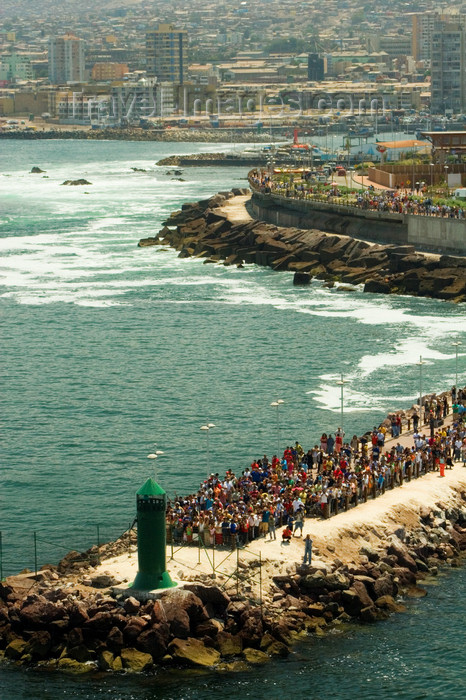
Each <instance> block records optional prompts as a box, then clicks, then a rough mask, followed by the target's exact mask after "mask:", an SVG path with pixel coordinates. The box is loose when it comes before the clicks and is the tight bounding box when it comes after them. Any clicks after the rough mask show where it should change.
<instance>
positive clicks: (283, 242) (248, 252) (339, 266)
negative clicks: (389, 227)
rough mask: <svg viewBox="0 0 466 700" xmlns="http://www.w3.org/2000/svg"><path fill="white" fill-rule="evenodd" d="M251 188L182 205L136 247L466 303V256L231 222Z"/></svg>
mask: <svg viewBox="0 0 466 700" xmlns="http://www.w3.org/2000/svg"><path fill="white" fill-rule="evenodd" d="M247 191H248V190H243V189H235V190H232V191H231V192H220V193H218V194H216V195H214V196H213V197H210V198H209V199H205V200H202V201H199V202H193V203H186V204H184V205H183V206H182V208H181V211H177V212H174V213H173V214H172V215H171V216H170V217H169V218H168V219H167V220H166V221H165V222H164V227H163V229H162V230H161V231H159V233H158V234H157V235H156V236H154V237H150V238H145V239H142V240H141V241H139V246H141V247H143V246H150V245H160V244H168V245H171V246H172V247H174V248H176V250H178V251H179V257H192V256H194V257H202V258H206V260H205V262H223V264H224V265H241V264H243V263H256V264H258V265H265V266H268V267H271V268H273V269H274V270H277V271H282V270H288V271H292V272H294V273H295V277H294V282H295V284H309V283H310V282H311V279H312V277H316V278H317V279H323V280H325V281H326V282H327V283H328V284H329V285H332V284H333V283H334V282H343V283H346V284H350V285H359V284H364V291H365V292H375V293H383V294H410V295H413V296H425V297H434V298H438V299H444V300H449V301H454V302H463V301H466V258H464V257H455V256H450V255H442V256H438V255H437V256H435V255H428V254H421V253H417V252H416V251H415V249H414V246H410V245H378V244H373V243H369V242H366V241H363V240H359V239H356V238H352V237H350V236H342V235H338V234H332V233H325V232H323V231H319V230H303V229H298V228H284V227H279V226H274V225H273V224H268V223H265V222H262V221H257V220H249V221H244V222H239V223H238V222H236V221H231V220H230V219H229V217H228V213H226V212H225V211H223V210H222V205H224V204H225V202H226V201H227V200H229V199H231V198H232V197H235V196H238V195H244V194H245V193H246V192H247Z"/></svg>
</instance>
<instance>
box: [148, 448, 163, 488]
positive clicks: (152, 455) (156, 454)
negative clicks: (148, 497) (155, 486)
mask: <svg viewBox="0 0 466 700" xmlns="http://www.w3.org/2000/svg"><path fill="white" fill-rule="evenodd" d="M163 454H165V453H164V452H163V450H156V451H155V452H151V453H150V455H147V459H153V460H154V479H155V481H157V469H156V466H157V461H156V460H157V459H158V458H159V457H161V456H162V455H163Z"/></svg>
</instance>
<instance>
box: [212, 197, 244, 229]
mask: <svg viewBox="0 0 466 700" xmlns="http://www.w3.org/2000/svg"><path fill="white" fill-rule="evenodd" d="M250 199H251V195H250V194H244V195H239V196H237V197H232V198H231V199H227V200H226V202H225V204H222V206H221V207H218V208H217V210H216V211H218V212H219V214H223V215H224V216H226V217H227V218H228V220H229V221H231V223H232V224H246V223H247V222H248V221H252V217H251V216H250V215H249V214H248V212H247V210H246V206H245V205H246V202H248V201H249V200H250Z"/></svg>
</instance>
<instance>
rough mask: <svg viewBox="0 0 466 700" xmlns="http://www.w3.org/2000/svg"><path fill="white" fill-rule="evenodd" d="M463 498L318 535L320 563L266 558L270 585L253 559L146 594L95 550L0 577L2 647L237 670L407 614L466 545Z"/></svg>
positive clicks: (17, 659) (20, 652)
mask: <svg viewBox="0 0 466 700" xmlns="http://www.w3.org/2000/svg"><path fill="white" fill-rule="evenodd" d="M465 498H466V494H465V493H462V492H461V489H459V490H458V491H457V492H456V493H455V499H454V500H452V499H451V498H449V499H448V505H445V504H443V503H440V502H439V503H438V505H436V506H434V507H430V506H421V507H417V510H414V511H411V512H410V515H409V519H410V523H411V524H410V527H409V528H408V527H406V523H405V522H404V518H405V516H404V515H403V512H402V511H400V512H399V513H397V514H396V519H397V520H399V522H398V523H397V524H394V525H393V527H387V526H386V525H381V524H376V525H375V526H374V523H372V524H370V525H367V526H364V527H362V528H361V527H356V526H353V528H354V532H353V533H352V534H351V536H350V535H349V534H348V533H347V531H344V532H343V533H340V534H338V532H336V533H335V532H334V533H333V534H334V535H336V536H337V537H336V539H337V540H338V541H339V544H338V545H335V544H331V538H325V537H320V538H317V537H316V538H315V541H314V542H315V548H314V549H315V551H314V561H313V564H312V565H307V566H302V565H300V564H290V563H289V562H288V563H287V564H285V568H284V567H283V561H284V560H283V559H282V560H281V561H278V560H273V559H268V560H265V562H264V564H263V571H262V582H263V583H262V588H261V589H259V588H258V584H257V578H258V577H257V565H258V563H257V562H255V563H254V565H252V564H251V566H250V567H248V566H243V567H242V569H241V571H239V570H238V571H237V572H236V576H240V577H241V585H240V586H238V585H237V583H236V582H235V577H232V578H231V579H230V580H229V581H228V582H227V583H226V584H225V585H224V586H223V587H220V586H219V585H217V584H216V583H215V582H214V581H213V580H212V578H211V576H210V575H207V574H200V575H199V574H197V575H196V576H197V580H191V581H185V582H183V588H181V587H180V588H177V589H171V590H170V591H167V592H165V593H162V594H161V595H160V597H159V598H157V599H153V600H148V601H144V602H141V601H139V600H137V598H136V597H126V598H123V597H122V596H121V595H120V594H118V593H116V591H115V592H113V593H112V588H111V584H112V583H114V582H113V581H111V580H104V578H105V577H103V576H102V575H100V576H98V577H95V580H94V579H93V578H92V576H91V577H90V567H91V566H92V565H91V564H90V563H89V556H87V557H84V558H82V559H81V564H79V559H78V558H77V557H76V556H75V555H76V553H72V555H69V556H68V557H66V558H65V559H64V560H63V561H62V562H61V563H60V565H59V566H58V567H52V566H46V567H43V568H42V570H41V571H40V572H38V574H37V575H34V574H29V573H23V574H21V575H19V576H13V577H9V578H8V579H6V580H5V581H3V582H2V583H1V584H0V648H1V655H2V656H3V657H4V659H5V660H6V661H8V662H10V663H15V664H18V665H22V666H27V667H30V666H33V667H43V668H46V669H49V670H58V671H63V672H70V673H89V672H92V671H97V670H103V671H114V672H149V673H150V672H153V671H154V670H155V668H157V667H159V666H160V665H169V666H189V667H198V668H199V667H215V668H216V669H218V670H223V671H228V670H238V669H243V668H247V667H248V666H250V665H253V664H262V663H265V662H267V661H268V660H270V659H272V658H274V657H285V656H287V655H288V654H289V653H290V651H291V650H292V645H293V643H294V642H295V641H296V640H298V639H302V638H303V637H304V636H309V635H314V636H321V635H323V634H324V633H325V630H326V629H327V628H329V627H330V626H333V625H341V624H344V623H348V622H351V620H360V621H363V622H368V623H370V622H373V621H376V620H380V619H385V618H387V617H388V616H389V615H390V614H391V613H397V612H403V611H404V610H405V606H404V604H403V601H402V599H401V598H400V596H402V595H406V596H412V597H421V596H424V595H426V590H425V589H424V588H422V587H421V586H419V583H420V582H422V580H423V579H425V578H426V577H428V576H431V575H435V574H437V573H438V571H439V569H440V568H441V567H442V566H446V565H450V566H458V565H459V563H460V562H461V556H462V553H463V552H464V551H465V550H466V528H465V525H466V508H465V507H464V501H465ZM342 534H343V536H341V535H342ZM333 541H334V542H335V538H333ZM124 546H125V543H124V542H123V549H124ZM354 547H357V550H354ZM92 551H93V553H94V554H95V553H96V552H95V548H93V550H92ZM112 551H114V549H113V550H112ZM348 551H350V552H351V554H350V556H349V557H348V556H345V553H346V554H347V553H348ZM101 553H102V552H101ZM108 553H110V552H108ZM84 562H85V563H84ZM200 579H202V580H200ZM254 581H255V583H254ZM97 586H99V587H100V590H96V588H97ZM102 586H105V588H104V589H102V588H101V587H102Z"/></svg>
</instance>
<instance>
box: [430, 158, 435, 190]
mask: <svg viewBox="0 0 466 700" xmlns="http://www.w3.org/2000/svg"><path fill="white" fill-rule="evenodd" d="M429 166H430V189H431V190H433V189H434V163H429Z"/></svg>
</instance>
